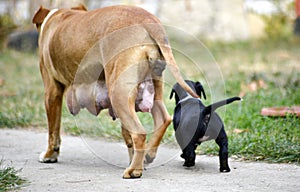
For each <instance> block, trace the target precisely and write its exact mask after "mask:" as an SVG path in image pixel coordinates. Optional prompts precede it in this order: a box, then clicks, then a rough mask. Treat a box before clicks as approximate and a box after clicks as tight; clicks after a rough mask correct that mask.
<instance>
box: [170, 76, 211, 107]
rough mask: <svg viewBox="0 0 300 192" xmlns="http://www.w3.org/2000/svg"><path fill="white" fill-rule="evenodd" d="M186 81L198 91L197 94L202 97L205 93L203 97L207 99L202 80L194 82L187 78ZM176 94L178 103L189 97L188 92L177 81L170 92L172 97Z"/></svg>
mask: <svg viewBox="0 0 300 192" xmlns="http://www.w3.org/2000/svg"><path fill="white" fill-rule="evenodd" d="M185 82H186V83H187V84H188V85H189V86H190V87H191V88H192V89H193V91H194V92H196V93H197V95H198V96H199V97H200V98H201V96H202V95H203V98H204V99H206V94H205V91H204V88H203V86H202V85H201V83H200V82H198V81H197V82H193V81H190V80H185ZM174 94H175V103H176V105H177V104H178V102H179V101H180V100H181V99H183V98H185V97H187V96H188V93H187V92H186V91H185V90H184V89H183V88H182V87H181V86H180V85H179V84H178V83H176V84H175V85H174V86H173V88H172V91H171V93H170V99H172V98H173V95H174Z"/></svg>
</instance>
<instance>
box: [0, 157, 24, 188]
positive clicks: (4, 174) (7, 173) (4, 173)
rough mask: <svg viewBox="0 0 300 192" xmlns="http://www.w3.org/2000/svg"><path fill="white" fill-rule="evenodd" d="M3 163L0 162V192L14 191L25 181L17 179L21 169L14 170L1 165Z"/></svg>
mask: <svg viewBox="0 0 300 192" xmlns="http://www.w3.org/2000/svg"><path fill="white" fill-rule="evenodd" d="M3 164H4V161H3V160H1V161H0V191H9V190H16V189H18V188H19V187H20V186H21V185H22V184H24V183H26V180H25V179H23V178H21V177H19V176H18V174H19V173H20V172H21V169H19V170H16V169H15V168H14V167H11V166H6V165H3Z"/></svg>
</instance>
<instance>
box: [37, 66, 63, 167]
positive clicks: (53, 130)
mask: <svg viewBox="0 0 300 192" xmlns="http://www.w3.org/2000/svg"><path fill="white" fill-rule="evenodd" d="M42 75H43V79H44V86H45V107H46V113H47V119H48V149H47V151H46V152H43V153H41V154H40V158H39V161H40V162H43V163H54V162H57V157H58V155H59V150H60V142H61V139H60V121H61V109H62V99H63V92H64V87H63V86H62V85H61V84H60V83H59V82H57V81H55V80H53V79H50V78H49V76H48V74H46V73H45V71H43V70H42Z"/></svg>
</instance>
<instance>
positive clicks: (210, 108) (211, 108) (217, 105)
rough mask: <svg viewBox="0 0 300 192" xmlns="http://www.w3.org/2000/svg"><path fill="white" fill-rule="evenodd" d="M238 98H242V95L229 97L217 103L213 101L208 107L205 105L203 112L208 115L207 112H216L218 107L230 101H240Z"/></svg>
mask: <svg viewBox="0 0 300 192" xmlns="http://www.w3.org/2000/svg"><path fill="white" fill-rule="evenodd" d="M238 100H242V99H241V98H240V97H231V98H229V99H225V100H222V101H219V102H216V103H213V104H211V105H209V106H207V107H205V109H204V110H203V112H202V113H203V114H204V115H207V114H211V113H212V112H214V111H215V110H216V109H217V108H219V107H222V106H224V105H227V104H229V103H232V102H234V101H238Z"/></svg>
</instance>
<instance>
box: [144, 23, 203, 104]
mask: <svg viewBox="0 0 300 192" xmlns="http://www.w3.org/2000/svg"><path fill="white" fill-rule="evenodd" d="M144 27H145V28H146V30H147V31H148V33H149V35H150V36H151V38H152V39H153V40H154V41H155V42H156V43H157V45H158V47H159V49H160V52H161V54H162V56H163V57H164V60H165V61H166V63H167V66H168V68H169V70H170V71H171V73H172V74H173V75H174V77H175V79H176V81H177V82H178V84H179V85H180V86H181V87H182V88H183V89H184V90H185V91H187V92H188V93H189V94H190V95H191V96H193V97H195V98H198V97H199V95H197V94H196V93H195V92H194V91H193V90H192V89H191V88H190V86H188V84H187V83H186V82H185V81H184V79H183V78H182V75H181V74H180V70H179V68H178V66H177V64H176V61H175V59H174V56H173V53H172V49H171V47H170V44H169V42H168V37H167V35H166V33H165V31H164V29H163V27H162V26H161V25H160V24H159V23H153V24H146V25H145V26H144Z"/></svg>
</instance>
